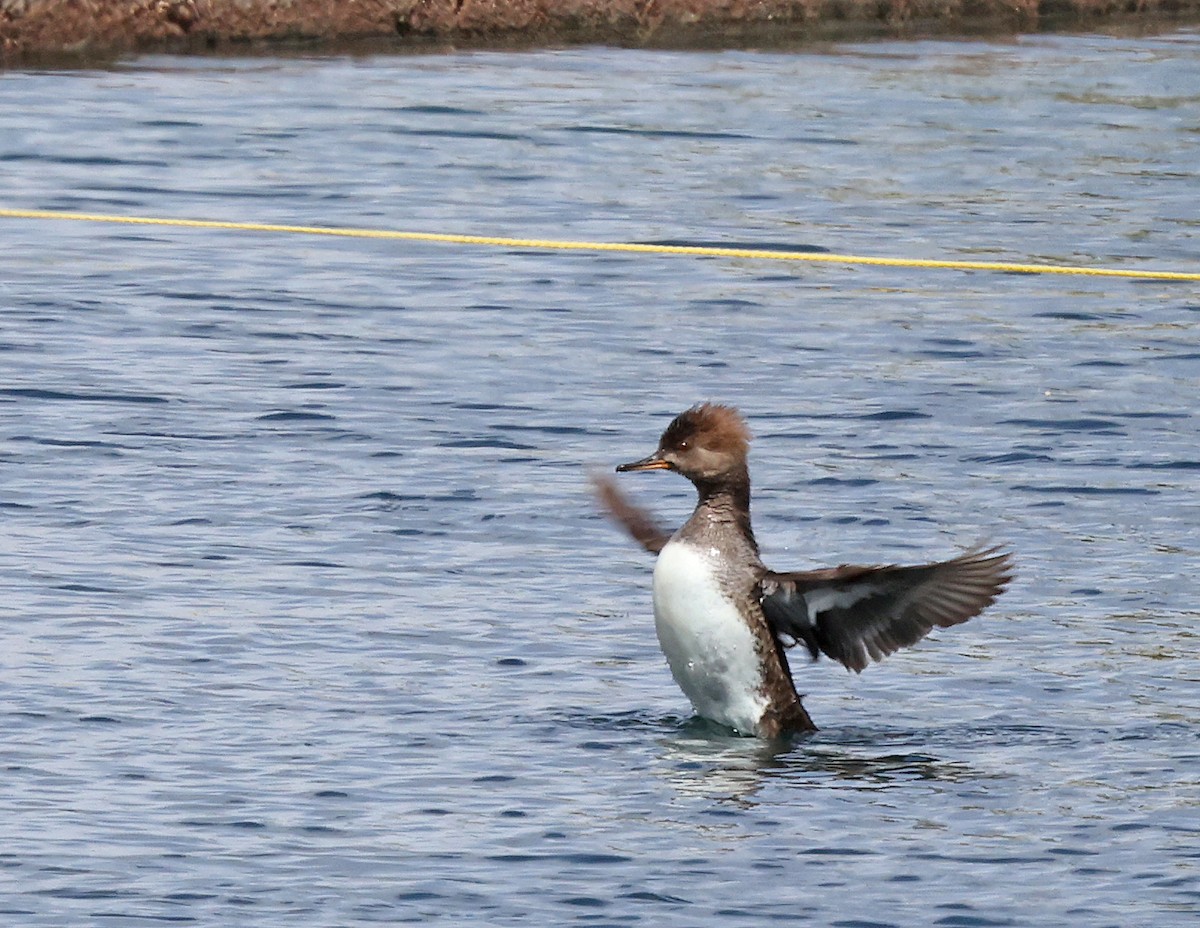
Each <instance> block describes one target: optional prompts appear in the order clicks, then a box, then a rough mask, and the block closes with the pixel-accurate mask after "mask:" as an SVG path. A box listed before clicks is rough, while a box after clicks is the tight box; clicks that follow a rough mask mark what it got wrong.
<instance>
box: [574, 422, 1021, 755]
mask: <svg viewBox="0 0 1200 928" xmlns="http://www.w3.org/2000/svg"><path fill="white" fill-rule="evenodd" d="M749 447H750V431H749V429H747V427H746V423H745V422H744V421H743V419H742V417H741V416H740V415H739V414H738V412H737V410H736V409H733V408H732V407H729V406H719V405H715V404H712V403H702V404H700V405H698V406H693V407H692V408H691V409H689V410H687V411H686V412H683V413H680V414H679V415H678V416H676V417H675V419H674V420H673V421H672V422H671V424H670V425H669V426H668V427H667V430H666V431H665V432H663V435H662V439H661V440H660V441H659V444H658V450H657V451H655V452H654V453H653V454H651V455H650V456H649V457H646V458H642V459H641V460H640V461H634V462H632V463H630V464H622V465H621V466H620V467H618V468H617V471H618V472H622V473H623V472H626V471H643V470H670V471H675V472H676V473H678V474H682V475H683V476H685V477H687V478H688V480H690V481H691V482H692V483H693V484H694V485H695V487H696V490H697V492H698V493H699V501H698V502H697V504H696V510H695V512H693V513H692V517H691V518H690V519H688V520H687V522H685V523H684V524H683V526H682V527H681V528H680V529H679V530H678V531H677V532H675V533H674V534H673V535H672V534H668V533H667V532H664V531H663V530H661V529H660V528H659V527H658V525H657V524H656V522H655V520H654V519H653V517H651V516H650V515H649V514H648V513H646V512H645V511H644V510H642V509H640V508H638V507H637V506H635V505H633V504H632V503H630V502H629V501H628V500H627V499H626V498H625V497H624V495H623V494H622V493H621V491H620V490H618V489H617V486H616V484H615V483H614V482H613V481H612V479H611V478H604V479H597V481H596V489H597V492H598V494H599V496H600V500H601V502H602V503H603V504H604V506H605V507H606V508H607V509H608V511H609V513H610V514H611V515H612V516H613V517H614V518H615V519H616V520H617V521H618V522H619V523H621V524H622V525H623V526H624V527H625V529H626V530H627V531H628V532H629V533H630V534H631V535H632V536H633V537H634V539H635V540H636V541H638V542H639V543H640V544H641V545H642V546H643V547H644V548H645V549H646V550H647V551H649V552H651V553H652V554H657V555H658V560H657V562H656V564H655V567H654V594H653V600H654V626H655V630H656V631H657V632H658V641H659V644H660V645H661V646H662V650H663V653H664V654H665V655H666V657H667V663H668V664H669V665H670V667H671V673H672V675H673V676H674V677H675V681H676V682H677V683H678V684H679V686H680V688H681V689H682V690H683V692H684V693H685V694H686V695H687V697H688V699H690V700H691V702H692V705H693V706H694V707H695V709H696V712H697V713H698V714H699V715H702V716H704V717H705V718H709V719H712V720H713V721H715V722H719V723H721V724H722V725H726V726H728V727H730V728H732V729H734V730H735V731H737V732H738V733H740V734H743V735H758V736H760V737H767V738H772V737H776V736H778V735H781V734H785V733H789V732H806V731H815V730H816V726H815V725H814V724H813V722H812V719H811V718H809V715H808V712H807V711H805V709H804V706H803V705H802V704H801V702H800V696H799V694H797V692H796V687H795V684H794V682H793V680H792V672H791V669H790V667H789V666H788V661H787V656H786V654H785V650H784V649H785V648H787V647H791V646H793V645H795V644H797V643H798V642H801V641H802V642H804V644H805V646H806V647H807V649H808V652H809V654H810V655H811V656H812V659H813V660H816V659H817V658H818V657H819V656H820V655H821V654H825V655H827V656H828V657H831V658H833V659H834V660H836V661H839V662H841V663H842V664H844V665H845V666H846V668H847V669H849V670H853V671H855V672H861V671H862V670H863V669H864V668H865V667H866V666H867V664H868V663H869V662H870V661H872V660H875V661H878V660H882V659H883V658H884V657H886V656H887V655H889V654H891V653H892V652H893V651H896V650H897V649H899V648H902V647H906V646H907V645H911V644H915V643H916V642H918V641H920V640H921V639H922V638H924V637H925V636H926V635H927V634H928V633H929V631H930V630H931V629H932V628H934V627H935V626H937V627H939V628H946V627H949V626H951V625H958V624H959V623H960V622H965V621H966V620H967V619H969V618H971V616H973V615H977V614H978V613H979V612H981V611H982V610H983V609H984V608H985V607H987V606H988V605H990V604H991V603H992V602H993V601H994V600H995V599H996V597H997V596H999V595H1000V593H1001V592H1003V590H1004V588H1005V585H1006V584H1007V583H1008V582H1009V581H1010V580H1011V579H1012V577H1013V572H1012V558H1011V556H1010V555H1009V554H1008V553H1006V552H1004V551H1002V550H1001V549H1000V548H998V547H988V548H983V547H975V548H972V549H970V550H968V551H966V552H964V553H963V554H961V555H959V556H958V557H956V558H952V559H951V560H948V561H941V562H937V563H932V564H922V565H920V566H916V567H900V566H896V565H888V566H880V567H855V566H851V565H842V566H841V567H831V568H827V569H824V570H810V571H794V572H789V573H777V572H775V571H773V570H770V569H769V568H767V567H766V566H765V565H764V564H763V562H762V561H761V560H760V559H759V556H758V543H757V542H756V541H755V539H754V533H753V531H751V528H750V473H749V469H748V468H747V464H746V458H747V455H748V453H749Z"/></svg>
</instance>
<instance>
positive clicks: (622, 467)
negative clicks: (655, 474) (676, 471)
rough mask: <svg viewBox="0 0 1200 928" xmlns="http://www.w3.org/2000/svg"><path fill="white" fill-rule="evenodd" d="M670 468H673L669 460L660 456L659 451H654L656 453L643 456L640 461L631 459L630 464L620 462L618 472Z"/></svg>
mask: <svg viewBox="0 0 1200 928" xmlns="http://www.w3.org/2000/svg"><path fill="white" fill-rule="evenodd" d="M670 469H671V463H670V462H669V461H664V460H663V459H662V458H661V457H659V455H658V452H657V451H656V452H654V454H652V455H650V456H649V457H647V458H642V459H641V460H640V461H631V462H630V463H628V464H619V465H618V466H617V473H618V474H625V473H628V472H629V471H637V470H670Z"/></svg>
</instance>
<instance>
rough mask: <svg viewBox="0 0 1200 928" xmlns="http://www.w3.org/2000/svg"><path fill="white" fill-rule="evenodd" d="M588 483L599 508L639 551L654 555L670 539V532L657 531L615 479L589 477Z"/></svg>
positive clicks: (651, 520) (655, 526) (650, 517)
mask: <svg viewBox="0 0 1200 928" xmlns="http://www.w3.org/2000/svg"><path fill="white" fill-rule="evenodd" d="M591 480H592V489H593V490H595V491H596V498H597V499H598V500H599V501H600V505H601V506H603V507H604V509H605V511H606V512H607V513H608V514H609V516H611V517H612V519H613V521H614V522H617V523H618V524H619V525H621V526H622V527H623V528H624V529H625V531H627V532H628V533H629V534H630V535H631V536H632V537H633V540H634V541H636V542H637V543H638V544H640V545H641V546H642V547H643V548H645V549H646V550H647V551H649V552H650V553H651V554H658V552H659V551H661V550H662V549H663V548H664V547H665V546H666V544H667V542H668V541H670V540H671V533H670V532H667V531H664V530H663V529H662V528H660V527H659V525H658V522H657V520H655V518H654V516H652V515H651V514H650V513H649V512H647V511H646V510H645V509H643V508H642V507H641V506H638V505H637V504H635V503H633V502H631V501H630V499H629V497H627V496H626V495H625V494H624V493H622V492H621V490H620V489H619V488H618V487H617V484H616V481H615V480H613V479H612V478H611V477H608V476H607V475H600V474H593V475H592V477H591Z"/></svg>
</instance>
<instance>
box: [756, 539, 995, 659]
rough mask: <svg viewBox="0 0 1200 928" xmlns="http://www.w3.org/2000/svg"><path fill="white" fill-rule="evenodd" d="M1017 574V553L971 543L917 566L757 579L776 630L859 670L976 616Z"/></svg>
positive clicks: (849, 568) (769, 573)
mask: <svg viewBox="0 0 1200 928" xmlns="http://www.w3.org/2000/svg"><path fill="white" fill-rule="evenodd" d="M1012 577H1013V563H1012V556H1011V555H1010V554H1008V553H1007V552H1004V551H1002V550H1001V549H1000V548H999V547H991V548H972V549H971V550H969V551H967V552H965V553H963V554H961V555H959V556H958V557H956V558H953V559H951V560H949V561H941V562H939V563H937V564H923V565H921V566H919V567H897V566H895V565H890V566H887V567H853V566H850V565H843V566H842V567H832V568H829V569H827V570H812V571H798V572H795V573H775V572H773V571H767V572H766V573H765V574H764V575H763V578H762V580H761V581H760V584H759V593H760V595H761V598H762V607H763V612H764V614H765V615H766V617H767V621H768V622H770V624H771V627H772V628H773V629H774V630H775V632H776V633H777V634H780V635H785V636H787V637H789V638H792V639H793V640H795V641H803V642H804V643H805V645H807V646H808V650H809V652H810V653H811V654H812V656H813V659H814V660H815V659H816V657H817V656H818V655H819V654H826V655H828V656H829V657H832V658H833V659H834V660H835V661H839V662H841V663H842V664H844V665H845V666H846V667H847V669H849V670H853V671H855V672H856V673H861V672H862V670H863V669H864V668H865V667H866V666H867V664H869V663H870V662H871V661H873V660H874V661H878V660H882V659H883V658H885V657H887V656H888V655H889V654H891V653H892V652H893V651H896V650H898V649H900V648H903V647H907V646H908V645H911V644H916V643H917V642H918V641H920V640H921V639H922V638H924V637H925V636H926V635H927V634H929V632H930V630H931V629H932V628H934V627H935V626H937V627H939V628H947V627H949V626H951V625H958V624H959V623H960V622H965V621H967V619H969V618H971V616H973V615H978V614H979V613H980V612H981V611H982V610H983V609H984V608H985V607H987V606H988V605H990V604H991V603H992V602H993V601H994V600H995V599H996V597H997V596H999V595H1000V594H1001V593H1002V592H1003V591H1004V587H1005V586H1006V585H1007V584H1008V582H1009V581H1010V580H1011V579H1012Z"/></svg>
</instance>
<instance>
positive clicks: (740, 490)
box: [693, 468, 754, 543]
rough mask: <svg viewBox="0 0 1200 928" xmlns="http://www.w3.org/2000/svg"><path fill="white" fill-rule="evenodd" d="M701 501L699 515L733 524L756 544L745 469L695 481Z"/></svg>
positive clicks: (706, 518) (698, 506) (748, 479)
mask: <svg viewBox="0 0 1200 928" xmlns="http://www.w3.org/2000/svg"><path fill="white" fill-rule="evenodd" d="M693 483H695V485H696V491H697V492H698V493H699V494H700V501H699V502H698V503H697V504H696V513H695V515H696V516H699V517H701V518H703V519H705V520H706V521H708V522H713V523H725V522H728V523H732V524H734V525H736V526H737V527H738V528H739V529H741V531H742V532H743V533H744V534H745V535H746V537H747V538H748V539H750V541H751V542H752V543H753V542H754V533H753V531H751V529H750V474H749V472H748V471H747V470H746V469H745V468H742V469H740V470H738V471H736V472H734V473H732V474H724V475H722V476H721V477H720V478H716V479H712V480H705V479H703V478H701V479H696V480H693Z"/></svg>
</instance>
